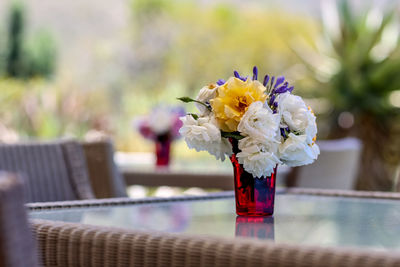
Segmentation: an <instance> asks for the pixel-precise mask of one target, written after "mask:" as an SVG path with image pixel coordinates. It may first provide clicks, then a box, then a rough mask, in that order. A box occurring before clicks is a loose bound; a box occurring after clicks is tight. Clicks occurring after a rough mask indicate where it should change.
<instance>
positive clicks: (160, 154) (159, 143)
mask: <svg viewBox="0 0 400 267" xmlns="http://www.w3.org/2000/svg"><path fill="white" fill-rule="evenodd" d="M170 152H171V138H170V136H169V134H164V135H159V136H157V139H156V166H157V167H167V166H169V163H170Z"/></svg>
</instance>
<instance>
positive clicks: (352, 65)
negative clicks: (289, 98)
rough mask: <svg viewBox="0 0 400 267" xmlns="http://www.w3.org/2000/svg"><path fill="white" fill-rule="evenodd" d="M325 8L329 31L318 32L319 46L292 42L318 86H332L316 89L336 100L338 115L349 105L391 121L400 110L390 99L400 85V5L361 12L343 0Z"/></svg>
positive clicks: (316, 91)
mask: <svg viewBox="0 0 400 267" xmlns="http://www.w3.org/2000/svg"><path fill="white" fill-rule="evenodd" d="M323 11H324V12H323V15H325V20H324V28H323V29H324V32H323V34H324V35H323V36H321V37H320V38H316V40H317V43H316V44H315V46H314V48H316V49H313V48H310V47H307V46H304V44H305V42H302V44H303V45H298V44H299V43H297V45H296V46H293V50H295V51H296V52H297V54H298V55H299V56H300V57H301V58H302V59H303V61H304V63H305V65H306V66H308V67H309V69H310V70H311V71H312V75H311V77H315V78H316V84H317V85H318V88H326V89H327V90H318V89H316V90H315V93H316V94H317V95H320V96H324V97H327V98H328V99H329V100H330V101H331V103H332V104H333V105H334V108H335V109H334V112H335V114H336V115H339V114H340V113H341V112H343V111H350V112H352V113H353V114H355V115H356V117H358V116H359V115H365V114H369V115H371V116H374V117H376V119H379V120H385V121H391V120H392V119H393V118H394V117H396V116H397V115H398V114H399V111H400V109H399V107H398V106H396V105H393V101H390V97H391V94H392V93H393V92H394V91H398V90H400V76H399V75H398V73H399V69H400V46H399V38H398V37H399V24H398V21H397V17H396V16H395V9H394V8H393V9H388V11H387V13H386V14H382V13H381V12H382V11H380V10H378V9H376V8H373V9H369V10H367V11H366V12H363V13H362V14H356V12H355V11H352V10H351V6H350V4H349V2H348V1H339V2H338V5H337V8H336V7H335V6H333V7H332V6H325V10H323ZM336 16H337V20H336V19H335V17H336ZM332 118H333V119H337V116H333V117H332Z"/></svg>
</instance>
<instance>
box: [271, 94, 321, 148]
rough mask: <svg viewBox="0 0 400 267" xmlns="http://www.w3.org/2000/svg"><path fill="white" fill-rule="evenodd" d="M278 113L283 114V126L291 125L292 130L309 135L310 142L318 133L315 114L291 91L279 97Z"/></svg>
mask: <svg viewBox="0 0 400 267" xmlns="http://www.w3.org/2000/svg"><path fill="white" fill-rule="evenodd" d="M277 101H278V113H279V114H281V115H282V122H281V127H282V128H286V127H289V129H290V131H291V132H298V133H300V134H301V135H303V134H305V135H306V136H307V142H308V143H309V144H310V143H311V142H312V139H313V138H314V137H315V136H316V134H317V124H316V122H315V116H314V114H313V113H312V111H311V109H309V108H308V107H307V106H306V104H305V103H304V101H303V99H302V98H301V97H299V96H295V95H292V94H290V93H284V94H281V95H280V96H279V97H278V100H277Z"/></svg>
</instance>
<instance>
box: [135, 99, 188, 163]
mask: <svg viewBox="0 0 400 267" xmlns="http://www.w3.org/2000/svg"><path fill="white" fill-rule="evenodd" d="M184 114H185V111H184V109H183V108H181V107H175V108H172V107H167V106H159V107H156V108H154V109H153V110H152V111H151V112H150V114H148V115H147V116H144V117H142V118H140V119H138V120H136V123H135V124H136V128H137V129H138V130H139V132H140V133H141V134H142V136H143V137H144V138H146V139H149V140H152V141H154V142H155V153H156V166H158V167H165V166H168V165H169V162H170V148H171V142H172V141H174V140H175V139H177V138H179V137H180V135H179V128H181V126H182V122H181V120H180V119H179V117H181V116H183V115H184Z"/></svg>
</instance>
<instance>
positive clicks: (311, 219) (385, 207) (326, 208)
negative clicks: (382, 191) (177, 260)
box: [30, 193, 400, 250]
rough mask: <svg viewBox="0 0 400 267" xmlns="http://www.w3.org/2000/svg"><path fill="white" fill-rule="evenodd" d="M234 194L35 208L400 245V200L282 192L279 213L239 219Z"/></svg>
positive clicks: (86, 219)
mask: <svg viewBox="0 0 400 267" xmlns="http://www.w3.org/2000/svg"><path fill="white" fill-rule="evenodd" d="M234 204H235V203H234V198H231V197H229V198H223V199H210V200H196V201H174V202H168V201H166V202H159V203H148V204H134V205H121V206H108V207H93V208H70V209H54V210H41V211H31V212H30V216H31V218H41V219H49V220H62V221H73V222H81V223H85V224H92V225H106V226H114V227H123V228H129V229H135V230H145V231H152V232H155V231H163V232H169V233H188V234H196V235H211V236H224V237H235V236H236V237H243V236H246V237H251V238H259V239H268V240H270V241H271V240H273V241H274V242H276V243H292V244H308V245H319V246H346V247H348V246H349V247H369V248H374V249H377V250H383V249H397V250H398V249H400V202H399V201H396V200H383V199H365V198H364V199H362V198H344V197H327V196H311V195H294V194H285V193H278V194H277V196H276V206H275V215H274V217H266V218H264V219H260V220H258V219H251V218H250V219H249V218H240V217H239V218H236V215H235V212H234Z"/></svg>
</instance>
